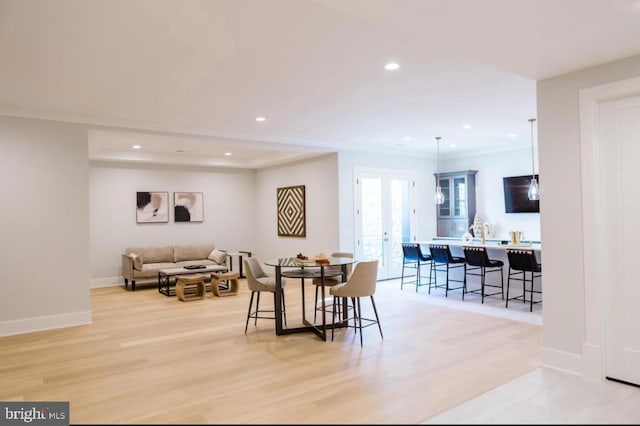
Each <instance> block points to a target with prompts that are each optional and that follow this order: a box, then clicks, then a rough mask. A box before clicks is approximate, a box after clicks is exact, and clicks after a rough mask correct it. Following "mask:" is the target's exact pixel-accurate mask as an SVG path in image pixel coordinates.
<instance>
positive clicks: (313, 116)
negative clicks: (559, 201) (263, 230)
mask: <svg viewBox="0 0 640 426" xmlns="http://www.w3.org/2000/svg"><path fill="white" fill-rule="evenodd" d="M637 54H640V1H638V0H208V1H207V0H94V1H86V0H56V1H43V0H0V76H1V77H0V114H5V115H13V116H24V117H36V118H47V119H57V120H63V121H73V122H84V123H92V124H95V125H96V126H95V129H94V130H92V131H91V132H90V135H89V155H90V158H91V159H102V160H117V161H142V162H160V163H168V164H170V163H173V164H199V165H203V166H224V167H251V168H259V167H264V166H266V165H272V164H278V163H280V162H283V161H292V160H295V159H299V158H304V157H308V156H310V155H317V154H318V153H326V152H332V151H335V150H349V149H352V150H364V151H372V152H382V153H388V152H391V153H407V154H409V155H420V156H429V157H431V156H433V154H434V152H435V146H436V143H435V139H434V138H435V136H442V142H441V153H442V155H443V156H447V155H460V154H461V153H471V152H474V151H477V150H483V151H488V150H504V149H511V148H513V147H518V146H522V145H525V146H528V145H529V144H530V143H531V136H530V132H531V130H530V125H529V122H528V119H529V118H531V117H536V99H535V97H536V96H535V81H536V80H540V79H544V78H548V77H552V76H556V75H560V74H564V73H567V72H570V71H574V70H577V69H581V68H585V67H589V66H592V65H596V64H600V63H605V62H609V61H612V60H616V59H620V58H625V57H629V56H633V55H637ZM392 60H393V61H396V62H397V63H399V64H400V68H399V69H398V70H396V71H387V70H385V69H384V65H385V63H387V62H389V61H392ZM260 115H261V116H264V117H266V121H265V122H262V123H259V122H256V121H255V118H256V117H257V116H260ZM464 124H469V125H471V126H472V127H471V128H470V129H464V128H463V125H464ZM105 126H115V127H117V128H118V129H117V130H113V128H111V127H105ZM509 134H517V135H518V136H517V137H515V138H514V137H509V136H508V135H509ZM406 137H410V138H411V140H404V138H406ZM134 143H136V144H140V145H142V149H140V150H133V149H132V148H131V145H133V144H134ZM453 144H455V145H456V146H455V147H453V146H452V145H453ZM177 150H181V151H184V152H176V151H177ZM227 151H228V152H232V153H233V155H232V156H230V157H227V156H224V152H227Z"/></svg>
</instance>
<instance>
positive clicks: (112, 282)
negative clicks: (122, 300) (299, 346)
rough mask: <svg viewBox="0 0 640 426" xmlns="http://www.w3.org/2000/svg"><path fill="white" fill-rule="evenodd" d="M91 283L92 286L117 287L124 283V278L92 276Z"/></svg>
mask: <svg viewBox="0 0 640 426" xmlns="http://www.w3.org/2000/svg"><path fill="white" fill-rule="evenodd" d="M129 284H131V283H129ZM89 285H90V286H91V287H90V288H100V287H117V286H122V285H124V279H123V278H122V277H109V278H92V279H91V280H90V281H89Z"/></svg>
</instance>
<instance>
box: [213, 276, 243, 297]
mask: <svg viewBox="0 0 640 426" xmlns="http://www.w3.org/2000/svg"><path fill="white" fill-rule="evenodd" d="M222 281H226V282H227V283H226V288H225V287H223V288H220V286H221V285H222V286H224V284H222ZM211 291H212V292H213V294H215V295H216V296H219V297H222V296H235V295H237V294H238V273H237V272H223V273H217V274H211Z"/></svg>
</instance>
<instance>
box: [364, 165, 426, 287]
mask: <svg viewBox="0 0 640 426" xmlns="http://www.w3.org/2000/svg"><path fill="white" fill-rule="evenodd" d="M354 185H355V189H354V194H355V209H354V215H355V218H354V224H355V244H354V247H355V255H356V258H357V259H366V260H374V259H377V260H378V279H379V280H385V279H391V278H397V277H400V276H401V275H402V258H403V255H402V243H403V242H408V241H411V238H412V234H411V230H412V229H413V220H414V214H412V212H414V211H415V209H413V199H414V188H415V174H414V173H410V172H406V171H397V170H383V169H375V170H356V171H355V172H354Z"/></svg>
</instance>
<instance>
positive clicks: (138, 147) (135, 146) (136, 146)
mask: <svg viewBox="0 0 640 426" xmlns="http://www.w3.org/2000/svg"><path fill="white" fill-rule="evenodd" d="M131 148H133V149H140V148H142V146H140V145H134V146H132V147H131Z"/></svg>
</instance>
